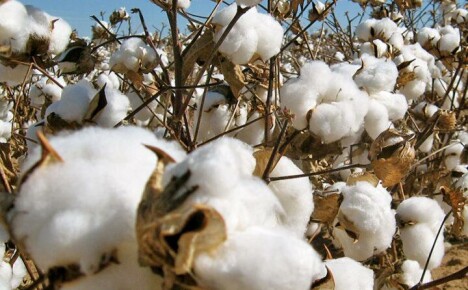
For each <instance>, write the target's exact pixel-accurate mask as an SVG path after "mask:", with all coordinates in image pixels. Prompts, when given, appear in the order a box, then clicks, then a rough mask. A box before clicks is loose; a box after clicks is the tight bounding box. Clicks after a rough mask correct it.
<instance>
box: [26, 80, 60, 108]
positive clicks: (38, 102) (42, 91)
mask: <svg viewBox="0 0 468 290" xmlns="http://www.w3.org/2000/svg"><path fill="white" fill-rule="evenodd" d="M57 81H58V82H59V83H60V84H62V85H63V86H65V81H64V79H63V78H59V79H57ZM61 96H62V88H60V87H59V86H58V85H57V84H55V83H53V82H50V81H49V79H48V78H46V77H43V78H41V79H40V80H39V81H37V82H36V83H34V84H32V85H31V88H30V89H29V99H30V101H31V105H33V106H37V107H40V106H42V105H43V104H44V102H45V100H46V99H49V100H50V101H52V102H56V101H58V100H60V98H61Z"/></svg>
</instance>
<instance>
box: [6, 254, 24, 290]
mask: <svg viewBox="0 0 468 290" xmlns="http://www.w3.org/2000/svg"><path fill="white" fill-rule="evenodd" d="M11 268H12V275H11V280H10V285H11V288H12V289H16V288H18V287H19V286H20V285H21V284H22V283H23V279H24V277H26V275H28V270H27V269H26V266H25V265H24V262H23V260H22V259H21V258H18V259H17V260H16V261H15V263H14V264H13V266H12V267H11Z"/></svg>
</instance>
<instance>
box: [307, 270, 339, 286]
mask: <svg viewBox="0 0 468 290" xmlns="http://www.w3.org/2000/svg"><path fill="white" fill-rule="evenodd" d="M325 267H326V268H327V275H326V276H325V277H323V278H322V279H319V280H317V281H314V283H312V287H311V288H310V289H311V290H334V289H335V280H334V278H333V273H332V272H331V271H330V269H329V268H328V267H327V266H325Z"/></svg>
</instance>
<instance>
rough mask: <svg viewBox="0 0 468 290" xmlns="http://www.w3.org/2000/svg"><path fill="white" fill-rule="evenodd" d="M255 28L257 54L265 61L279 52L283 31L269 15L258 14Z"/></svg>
mask: <svg viewBox="0 0 468 290" xmlns="http://www.w3.org/2000/svg"><path fill="white" fill-rule="evenodd" d="M257 17H258V18H257V19H258V21H257V25H256V26H255V29H256V32H257V35H258V44H257V50H256V52H257V54H259V55H260V57H261V58H262V60H263V61H267V60H268V59H270V58H271V57H272V56H274V55H275V54H277V53H278V52H279V51H280V48H281V43H282V41H283V34H284V30H283V27H282V26H281V24H280V23H279V22H278V21H276V20H275V19H274V18H273V17H272V16H270V15H269V14H258V15H257Z"/></svg>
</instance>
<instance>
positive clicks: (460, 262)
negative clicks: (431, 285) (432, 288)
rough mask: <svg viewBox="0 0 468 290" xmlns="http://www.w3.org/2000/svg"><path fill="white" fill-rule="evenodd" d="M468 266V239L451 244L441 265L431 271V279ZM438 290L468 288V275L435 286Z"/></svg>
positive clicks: (467, 289)
mask: <svg viewBox="0 0 468 290" xmlns="http://www.w3.org/2000/svg"><path fill="white" fill-rule="evenodd" d="M466 266H468V239H465V240H464V241H463V242H462V243H460V244H455V245H452V246H451V247H450V248H449V249H447V252H446V254H445V257H444V260H443V262H442V266H440V267H439V268H437V269H434V270H433V271H431V274H432V279H433V280H435V279H439V278H442V277H445V276H448V275H450V274H452V273H455V272H456V271H458V270H461V269H462V268H464V267H466ZM437 289H440V290H455V289H456V290H462V289H466V290H468V277H466V278H464V279H460V280H455V281H451V282H449V283H446V284H443V285H440V286H438V287H437Z"/></svg>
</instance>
